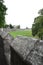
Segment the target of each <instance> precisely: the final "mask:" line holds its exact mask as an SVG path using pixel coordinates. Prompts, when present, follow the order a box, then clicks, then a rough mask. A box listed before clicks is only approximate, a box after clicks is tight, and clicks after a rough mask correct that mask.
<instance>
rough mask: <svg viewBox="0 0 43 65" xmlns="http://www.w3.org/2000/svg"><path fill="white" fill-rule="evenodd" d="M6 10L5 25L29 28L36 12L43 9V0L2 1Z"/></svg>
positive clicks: (36, 14)
mask: <svg viewBox="0 0 43 65" xmlns="http://www.w3.org/2000/svg"><path fill="white" fill-rule="evenodd" d="M4 1H5V5H6V7H7V8H8V10H7V14H8V15H6V18H5V20H6V23H7V24H12V25H20V26H21V28H26V27H28V28H31V27H32V24H33V22H34V18H35V17H37V16H38V11H39V10H40V9H42V8H43V0H4Z"/></svg>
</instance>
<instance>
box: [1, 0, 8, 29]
mask: <svg viewBox="0 0 43 65" xmlns="http://www.w3.org/2000/svg"><path fill="white" fill-rule="evenodd" d="M6 10H7V8H6V6H5V5H4V1H3V0H0V28H1V27H4V25H5V15H6Z"/></svg>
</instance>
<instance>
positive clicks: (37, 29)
mask: <svg viewBox="0 0 43 65" xmlns="http://www.w3.org/2000/svg"><path fill="white" fill-rule="evenodd" d="M42 10H43V9H42ZM38 13H39V12H38ZM32 35H33V36H35V35H38V36H39V38H41V39H43V14H42V12H41V10H40V16H38V17H36V18H35V19H34V23H33V25H32Z"/></svg>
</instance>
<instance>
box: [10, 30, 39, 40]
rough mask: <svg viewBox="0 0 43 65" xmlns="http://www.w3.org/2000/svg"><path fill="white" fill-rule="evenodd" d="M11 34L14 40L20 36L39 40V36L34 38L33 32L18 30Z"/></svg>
mask: <svg viewBox="0 0 43 65" xmlns="http://www.w3.org/2000/svg"><path fill="white" fill-rule="evenodd" d="M9 34H11V35H12V36H13V37H14V38H15V37H16V36H18V35H22V36H27V37H32V38H37V39H39V38H38V36H37V35H36V36H35V37H33V35H32V30H16V31H11V32H9Z"/></svg>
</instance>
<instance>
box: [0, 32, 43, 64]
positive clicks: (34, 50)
mask: <svg viewBox="0 0 43 65" xmlns="http://www.w3.org/2000/svg"><path fill="white" fill-rule="evenodd" d="M0 35H1V37H2V39H3V43H4V55H5V57H6V60H7V63H8V65H43V40H38V39H34V38H30V37H25V36H17V37H16V38H13V37H12V36H11V35H10V34H8V32H5V31H3V32H1V33H0Z"/></svg>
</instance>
